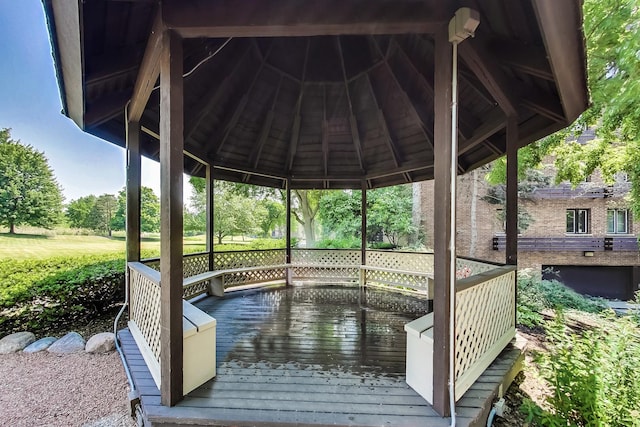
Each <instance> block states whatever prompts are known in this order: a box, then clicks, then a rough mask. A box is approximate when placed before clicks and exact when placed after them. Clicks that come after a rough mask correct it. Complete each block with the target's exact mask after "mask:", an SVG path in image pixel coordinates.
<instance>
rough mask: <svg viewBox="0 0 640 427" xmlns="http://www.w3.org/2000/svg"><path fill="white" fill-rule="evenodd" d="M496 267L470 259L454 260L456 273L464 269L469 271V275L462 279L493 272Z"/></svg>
mask: <svg viewBox="0 0 640 427" xmlns="http://www.w3.org/2000/svg"><path fill="white" fill-rule="evenodd" d="M496 267H497V266H496V265H495V264H487V263H484V262H481V261H476V260H472V259H465V258H456V271H463V270H466V269H469V270H470V274H465V275H463V276H462V277H469V276H475V275H476V274H480V273H484V272H485V271H489V270H493V269H494V268H496ZM459 278H461V277H459Z"/></svg>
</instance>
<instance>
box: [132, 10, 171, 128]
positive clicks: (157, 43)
mask: <svg viewBox="0 0 640 427" xmlns="http://www.w3.org/2000/svg"><path fill="white" fill-rule="evenodd" d="M162 32H163V23H162V17H161V14H160V13H158V15H157V16H156V19H155V21H154V23H153V28H152V29H151V34H150V35H149V41H148V42H147V48H146V50H145V51H144V57H143V58H142V64H141V65H140V70H139V71H138V78H137V79H136V83H135V86H134V87H133V95H132V96H131V103H130V104H129V109H128V114H129V117H128V120H129V121H131V122H139V121H140V118H141V117H142V113H143V112H144V109H145V107H146V105H147V101H148V100H149V96H150V95H151V91H152V90H153V88H154V86H155V84H156V81H157V80H158V76H159V75H160V55H161V52H162Z"/></svg>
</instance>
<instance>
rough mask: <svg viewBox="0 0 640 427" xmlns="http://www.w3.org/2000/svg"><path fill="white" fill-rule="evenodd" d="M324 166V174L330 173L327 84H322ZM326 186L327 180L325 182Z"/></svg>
mask: <svg viewBox="0 0 640 427" xmlns="http://www.w3.org/2000/svg"><path fill="white" fill-rule="evenodd" d="M320 132H321V139H322V166H323V170H324V176H325V177H326V176H327V175H329V122H328V121H327V85H322V129H321V130H320ZM324 185H325V187H326V182H325V184H324Z"/></svg>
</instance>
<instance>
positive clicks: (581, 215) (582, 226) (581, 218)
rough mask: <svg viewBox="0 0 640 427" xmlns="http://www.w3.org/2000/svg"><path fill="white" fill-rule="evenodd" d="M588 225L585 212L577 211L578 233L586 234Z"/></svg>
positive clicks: (582, 210) (583, 210)
mask: <svg viewBox="0 0 640 427" xmlns="http://www.w3.org/2000/svg"><path fill="white" fill-rule="evenodd" d="M588 225H589V224H588V219H587V210H585V209H580V210H578V233H587V230H588Z"/></svg>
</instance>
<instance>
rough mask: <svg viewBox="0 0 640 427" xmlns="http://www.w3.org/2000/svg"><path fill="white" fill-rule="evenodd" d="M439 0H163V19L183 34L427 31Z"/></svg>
mask: <svg viewBox="0 0 640 427" xmlns="http://www.w3.org/2000/svg"><path fill="white" fill-rule="evenodd" d="M442 9H443V8H442V7H441V6H440V2H438V1H433V0H432V1H429V2H404V4H403V5H402V7H399V6H398V4H397V2H395V1H390V0H386V1H380V2H376V3H375V4H371V3H370V2H368V1H365V0H360V1H352V2H344V1H340V0H327V1H323V2H321V3H313V4H309V3H306V2H303V3H301V2H299V1H297V0H275V1H269V2H263V1H260V0H246V1H245V2H244V3H243V7H242V8H238V7H237V4H236V3H235V2H234V1H233V0H222V1H217V2H215V4H211V3H210V2H208V1H206V0H192V1H189V2H184V1H166V2H164V3H163V8H162V12H163V19H164V21H165V23H166V25H167V27H169V28H174V29H176V30H178V31H179V32H180V34H181V35H182V36H183V37H185V38H199V37H206V38H216V37H229V36H232V37H277V36H286V37H292V36H296V37H301V36H318V35H348V34H405V33H416V32H420V33H432V32H433V31H434V30H435V29H437V28H438V27H440V26H441V25H442V24H443V23H444V22H445V21H446V19H448V16H447V15H445V14H444V13H443V12H444V11H443V10H442Z"/></svg>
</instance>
